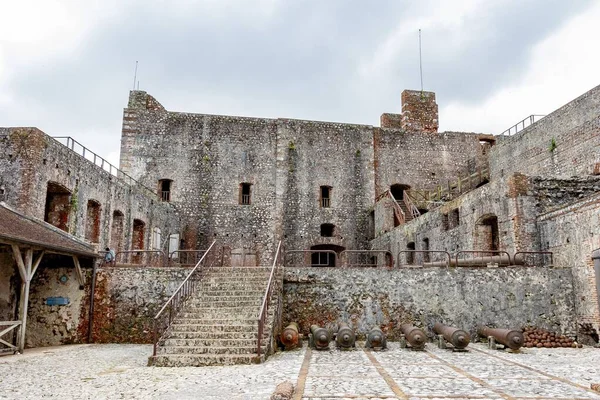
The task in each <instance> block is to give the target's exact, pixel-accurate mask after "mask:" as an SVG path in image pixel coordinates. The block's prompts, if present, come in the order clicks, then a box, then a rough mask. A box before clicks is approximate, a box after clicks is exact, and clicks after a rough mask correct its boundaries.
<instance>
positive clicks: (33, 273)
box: [31, 250, 46, 278]
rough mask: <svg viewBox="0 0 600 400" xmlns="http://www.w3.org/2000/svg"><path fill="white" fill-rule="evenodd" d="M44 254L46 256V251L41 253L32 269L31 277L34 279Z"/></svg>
mask: <svg viewBox="0 0 600 400" xmlns="http://www.w3.org/2000/svg"><path fill="white" fill-rule="evenodd" d="M44 254H46V251H45V250H42V252H41V253H40V255H39V256H38V258H37V259H36V260H35V262H34V263H33V267H32V269H31V277H32V278H33V276H34V275H35V271H37V269H38V267H39V266H40V262H41V261H42V257H44Z"/></svg>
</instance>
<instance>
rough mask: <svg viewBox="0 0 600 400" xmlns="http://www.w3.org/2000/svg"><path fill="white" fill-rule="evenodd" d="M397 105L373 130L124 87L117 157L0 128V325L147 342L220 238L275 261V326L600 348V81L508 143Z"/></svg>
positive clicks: (41, 336) (53, 337) (426, 97)
mask: <svg viewBox="0 0 600 400" xmlns="http://www.w3.org/2000/svg"><path fill="white" fill-rule="evenodd" d="M401 106H402V109H401V113H400V114H390V113H386V114H383V115H382V116H381V122H380V127H374V126H370V125H354V124H344V123H332V122H317V121H303V120H294V119H286V118H279V119H265V118H248V117H235V116H217V115H205V114H191V113H181V112H173V111H167V110H166V109H165V108H164V107H163V105H161V104H160V103H159V102H158V101H157V100H156V99H155V98H153V97H152V96H151V95H149V94H148V93H146V92H144V91H132V92H131V93H130V96H129V102H128V104H127V107H126V108H125V109H124V114H123V129H122V138H121V160H120V166H119V168H118V169H117V168H116V167H114V166H112V165H110V164H109V163H108V162H106V161H105V160H104V159H102V158H101V157H99V156H97V155H96V154H94V153H93V152H91V151H90V150H88V149H86V148H84V147H83V146H81V145H80V144H79V143H78V142H76V141H75V140H73V139H71V138H51V137H49V136H47V135H46V134H44V133H43V132H42V131H40V130H38V129H36V128H0V172H1V176H0V200H2V201H3V205H2V206H1V207H0V211H2V213H3V214H4V215H5V216H6V217H5V218H7V220H8V218H10V220H11V221H14V223H11V225H10V226H8V225H5V224H3V225H4V226H3V227H2V228H0V320H4V321H14V322H19V321H20V323H21V324H22V325H24V323H23V322H24V321H25V320H27V328H26V330H22V332H20V333H19V334H17V331H18V326H19V324H17V325H15V330H14V331H13V332H11V333H10V334H13V337H9V338H8V340H7V339H6V337H5V339H4V340H6V341H7V342H9V343H12V344H13V345H15V346H17V347H19V346H21V347H23V346H25V345H27V346H30V347H35V346H45V345H55V344H61V343H78V342H87V341H97V342H142V343H150V342H152V341H153V340H154V339H153V338H152V323H153V322H152V318H153V317H154V315H155V314H156V312H157V311H158V310H159V309H160V308H161V307H162V306H163V304H165V302H166V301H167V300H168V299H169V298H170V297H171V295H172V294H173V293H175V291H176V289H177V288H178V286H179V284H180V283H181V282H182V281H183V280H184V278H185V277H186V276H187V274H188V273H189V271H190V270H191V268H190V265H185V264H191V265H194V264H195V262H196V261H197V260H198V258H193V262H188V261H189V259H188V258H189V257H190V256H192V257H195V256H201V255H202V254H204V253H201V252H198V251H199V250H206V249H208V248H209V247H210V246H211V244H212V243H213V242H215V243H216V244H217V245H216V246H217V247H218V248H219V250H218V253H216V254H217V255H215V257H213V259H212V261H211V262H212V264H211V265H213V270H219V269H221V270H222V268H227V267H229V268H231V271H236V272H232V274H233V275H235V274H239V275H235V276H236V277H237V278H238V279H239V280H242V281H243V280H244V271H249V269H246V270H244V268H247V267H256V271H258V270H270V268H271V265H276V264H277V265H279V264H281V266H282V268H281V269H278V270H277V273H276V274H275V275H274V276H275V278H276V281H277V282H279V283H278V284H275V285H274V286H273V294H272V303H273V306H272V307H271V314H269V317H268V318H269V321H270V322H269V323H267V327H268V330H269V332H271V333H274V332H276V331H277V330H278V329H279V328H278V327H280V326H281V323H282V321H284V322H287V321H292V320H293V321H298V322H299V324H300V328H301V330H302V331H304V332H305V333H306V332H307V331H308V328H309V326H310V324H311V323H321V324H323V323H335V322H336V321H340V320H344V321H350V323H351V325H352V327H353V328H354V329H356V330H357V331H358V332H359V334H364V333H365V332H366V331H367V329H368V328H369V327H371V326H374V325H378V326H382V327H383V328H384V330H385V331H386V332H387V333H388V334H389V335H390V337H391V338H394V335H396V334H397V330H398V326H399V325H400V323H403V322H407V321H410V322H414V323H416V324H418V325H421V326H425V327H426V326H429V325H432V324H433V322H435V321H436V320H440V319H442V320H444V322H446V323H452V324H458V325H460V326H462V327H464V328H465V329H470V330H473V329H474V328H475V326H476V325H477V324H489V325H496V326H506V325H510V326H515V327H520V326H525V325H533V326H539V327H543V328H546V329H551V330H554V331H558V332H560V333H561V334H566V335H570V336H573V337H577V338H578V340H579V341H581V342H584V343H588V344H593V343H595V342H597V341H598V334H597V332H598V329H600V310H599V306H598V293H599V290H600V287H599V285H598V284H597V281H598V280H599V279H600V276H599V275H600V255H598V254H596V255H595V257H598V260H597V262H598V264H597V266H596V271H595V270H594V258H593V254H592V253H593V251H594V249H596V248H600V86H598V87H595V88H593V89H592V90H590V91H589V92H587V93H585V94H583V95H581V96H580V97H578V98H577V99H575V100H573V101H571V102H570V103H568V104H566V105H565V106H563V107H561V108H560V109H558V110H556V111H554V112H553V113H551V114H549V115H546V116H544V117H543V118H536V117H534V116H531V117H529V118H527V119H526V120H524V121H522V122H521V123H519V124H517V125H515V126H514V127H513V128H511V129H510V130H509V131H507V132H505V133H503V134H501V135H494V134H492V133H470V132H438V106H437V104H436V99H435V94H434V93H432V92H421V91H409V90H406V91H404V92H403V93H402V105H401ZM280 242H281V248H279V243H280ZM105 247H110V248H113V249H115V250H116V252H117V260H116V261H117V262H116V265H108V266H107V265H100V259H101V256H98V251H101V250H103V249H104V248H105ZM278 248H279V249H280V251H279V253H278V252H277V250H278ZM142 250H144V251H142ZM209 253H210V252H209ZM276 255H277V256H276ZM98 257H100V258H98ZM207 260H208V258H207ZM217 266H220V268H217ZM261 266H262V267H268V268H260V267H261ZM267 276H268V275H267ZM215 279H216V278H215ZM256 279H257V280H260V279H259V278H256ZM261 282H262V283H261V285H262V286H261V285H259V287H260V288H264V287H266V284H267V280H263V281H261ZM222 289H223V296H226V292H227V290H225V288H222ZM263 290H264V289H263ZM196 295H197V296H200V297H201V295H200V294H196ZM192 297H193V296H192ZM258 297H259V300H260V299H263V295H262V294H261V295H259V296H258ZM267 297H269V296H267ZM269 300H271V297H269V299H268V300H267V302H268V301H269ZM258 305H260V302H259V304H258ZM258 305H257V306H256V313H255V314H256V316H258V313H259V307H258ZM227 307H228V306H225V308H227ZM187 312H188V313H191V312H190V310H189V309H188V310H187ZM256 316H254V317H253V318H254V319H256ZM22 325H20V326H22ZM259 332H260V331H259ZM10 334H9V336H10ZM258 335H259V337H260V333H259V334H258ZM267 336H269V335H267ZM269 338H270V339H271V342H272V341H273V338H272V335H270V336H269ZM0 339H1V338H0ZM163 339H164V338H163ZM180 340H182V339H180ZM267 342H268V341H267ZM163 345H164V343H163ZM165 346H166V345H165ZM178 346H181V345H178ZM272 347H273V345H272V343H271V345H267V347H266V349H265V352H267V353H268V352H269V351H272ZM259 348H260V343H259ZM166 353H167V354H170V353H169V352H168V351H166ZM221 362H223V360H221ZM168 364H169V363H168V362H165V363H164V365H168ZM175 364H177V363H175ZM191 364H194V365H198V364H199V363H194V362H191ZM200 364H201V363H200Z"/></svg>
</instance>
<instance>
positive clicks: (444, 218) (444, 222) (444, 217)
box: [442, 214, 450, 231]
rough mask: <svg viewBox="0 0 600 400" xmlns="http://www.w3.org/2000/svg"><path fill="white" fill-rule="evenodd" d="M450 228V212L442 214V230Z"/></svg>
mask: <svg viewBox="0 0 600 400" xmlns="http://www.w3.org/2000/svg"><path fill="white" fill-rule="evenodd" d="M449 228H450V224H449V223H448V214H442V230H443V231H447V230H448V229H449Z"/></svg>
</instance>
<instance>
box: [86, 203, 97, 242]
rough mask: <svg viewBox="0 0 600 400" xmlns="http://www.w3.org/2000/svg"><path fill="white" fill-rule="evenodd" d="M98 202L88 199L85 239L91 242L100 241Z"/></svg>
mask: <svg viewBox="0 0 600 400" xmlns="http://www.w3.org/2000/svg"><path fill="white" fill-rule="evenodd" d="M100 212H101V207H100V203H98V202H97V201H96V200H88V202H87V213H86V219H85V239H86V240H87V241H89V242H92V243H98V242H99V241H100Z"/></svg>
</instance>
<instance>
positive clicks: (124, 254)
mask: <svg viewBox="0 0 600 400" xmlns="http://www.w3.org/2000/svg"><path fill="white" fill-rule="evenodd" d="M115 264H144V265H147V266H150V267H163V266H166V265H167V257H166V255H165V253H164V252H163V251H162V250H123V251H119V252H117V254H115Z"/></svg>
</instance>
